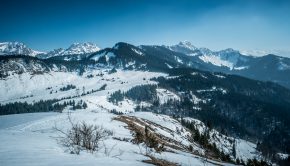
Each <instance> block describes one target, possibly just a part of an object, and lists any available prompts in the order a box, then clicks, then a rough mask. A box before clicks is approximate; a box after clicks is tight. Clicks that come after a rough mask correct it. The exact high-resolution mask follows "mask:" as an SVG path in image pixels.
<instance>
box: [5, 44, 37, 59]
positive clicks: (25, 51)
mask: <svg viewBox="0 0 290 166" xmlns="http://www.w3.org/2000/svg"><path fill="white" fill-rule="evenodd" d="M38 54H43V52H40V51H35V50H32V49H31V48H28V47H27V46H26V45H25V44H24V43H21V42H3V43H0V55H2V56H3V55H28V56H36V55H38Z"/></svg>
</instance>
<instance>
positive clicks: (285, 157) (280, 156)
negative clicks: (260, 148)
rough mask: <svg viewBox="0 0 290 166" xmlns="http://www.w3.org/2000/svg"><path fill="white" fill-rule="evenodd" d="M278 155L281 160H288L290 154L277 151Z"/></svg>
mask: <svg viewBox="0 0 290 166" xmlns="http://www.w3.org/2000/svg"><path fill="white" fill-rule="evenodd" d="M277 155H278V157H279V158H280V159H281V160H286V159H287V158H288V157H289V156H290V155H289V154H285V153H277Z"/></svg>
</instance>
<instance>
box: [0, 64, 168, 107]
mask: <svg viewBox="0 0 290 166" xmlns="http://www.w3.org/2000/svg"><path fill="white" fill-rule="evenodd" d="M109 70H110V69H95V70H93V71H89V72H86V73H84V74H83V75H82V76H80V75H78V74H77V73H74V72H71V73H70V72H49V73H44V74H42V75H30V74H29V73H23V74H21V75H11V76H9V77H8V78H6V79H5V80H0V87H2V88H1V89H0V102H1V103H2V104H4V103H9V102H16V101H19V102H24V101H26V102H28V103H32V102H36V101H39V100H49V99H61V98H63V97H72V96H77V95H80V94H81V93H83V90H84V91H85V92H87V91H91V90H92V89H93V90H97V89H99V88H100V87H101V86H103V85H104V84H107V87H106V89H105V90H103V91H98V92H95V93H93V94H90V95H86V96H83V98H84V100H86V99H88V100H100V103H102V102H104V101H103V98H106V97H104V96H107V95H108V94H110V93H112V92H114V91H117V90H119V89H121V90H122V91H126V90H129V89H130V88H132V87H134V86H137V85H141V84H156V82H154V81H150V79H151V78H153V77H158V76H166V74H163V73H157V72H144V71H122V70H117V72H116V73H112V74H108V71H109ZM100 73H103V74H104V75H103V76H100V75H99V76H97V75H98V74H100ZM89 74H92V75H94V77H92V78H87V75H89ZM143 78H145V80H144V79H143ZM68 84H72V85H75V86H76V89H71V90H68V91H60V90H59V89H60V88H61V87H63V86H66V85H68ZM48 87H51V89H47V88H48ZM51 92H52V94H50V93H51ZM25 96H29V97H28V98H24V97H25Z"/></svg>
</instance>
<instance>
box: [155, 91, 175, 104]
mask: <svg viewBox="0 0 290 166" xmlns="http://www.w3.org/2000/svg"><path fill="white" fill-rule="evenodd" d="M156 91H157V97H158V98H159V102H160V104H164V103H166V102H167V101H169V100H177V101H179V100H180V97H179V96H177V95H176V94H175V93H173V92H171V91H169V90H167V89H162V88H157V89H156Z"/></svg>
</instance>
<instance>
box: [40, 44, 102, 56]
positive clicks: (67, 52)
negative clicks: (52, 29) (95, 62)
mask: <svg viewBox="0 0 290 166" xmlns="http://www.w3.org/2000/svg"><path fill="white" fill-rule="evenodd" d="M99 50H100V48H99V47H98V46H97V45H96V44H94V43H90V42H87V43H74V44H72V45H71V46H69V47H68V48H67V49H63V48H58V49H54V50H53V51H50V52H48V53H46V54H40V55H38V56H37V57H39V58H42V59H47V58H52V57H55V58H58V59H61V58H62V59H63V60H80V59H82V58H83V56H81V55H85V54H90V53H94V52H97V51H99ZM72 55H73V56H72ZM75 55H79V56H77V58H76V57H75Z"/></svg>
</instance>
